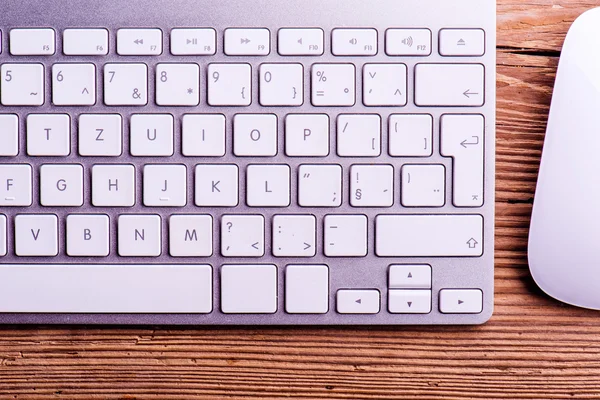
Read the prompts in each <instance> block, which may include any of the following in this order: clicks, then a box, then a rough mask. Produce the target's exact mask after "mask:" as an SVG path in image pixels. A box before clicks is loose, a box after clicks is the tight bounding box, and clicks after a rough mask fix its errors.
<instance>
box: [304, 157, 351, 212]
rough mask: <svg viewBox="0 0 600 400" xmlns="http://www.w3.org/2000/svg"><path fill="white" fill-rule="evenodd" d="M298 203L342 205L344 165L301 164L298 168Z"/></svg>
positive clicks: (311, 205)
mask: <svg viewBox="0 0 600 400" xmlns="http://www.w3.org/2000/svg"><path fill="white" fill-rule="evenodd" d="M298 204H299V205H300V206H301V207H339V206H341V205H342V167H341V166H339V165H330V164H326V165H306V164H305V165H301V166H300V168H299V169H298Z"/></svg>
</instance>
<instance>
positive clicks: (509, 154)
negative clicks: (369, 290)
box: [0, 0, 600, 400]
mask: <svg viewBox="0 0 600 400" xmlns="http://www.w3.org/2000/svg"><path fill="white" fill-rule="evenodd" d="M597 5H598V1H597V0H596V1H576V0H571V1H557V0H527V1H518V0H499V4H498V129H497V230H496V244H497V253H496V308H495V314H494V317H493V318H492V320H491V321H490V322H489V323H488V324H486V325H484V326H481V327H469V328H461V327H446V328H445V327H430V328H384V329H381V328H377V329H369V328H361V329H348V328H340V329H332V328H326V329H320V328H314V329H268V328H267V329H252V330H248V329H218V330H217V329H181V330H173V329H169V330H165V329H141V328H140V329H108V328H106V329H96V328H94V329H85V328H60V329H56V328H36V329H31V328H2V329H1V330H0V399H28V400H34V399H111V400H112V399H120V400H121V399H149V400H150V399H161V400H162V399H165V400H166V399H173V400H183V399H186V400H187V399H194V400H197V399H261V398H271V399H283V398H299V399H413V398H429V399H467V398H470V399H566V398H573V399H579V398H600V314H598V313H597V312H592V311H586V310H581V309H576V308H573V307H569V306H565V305H562V304H560V303H558V302H556V301H553V300H551V299H549V298H548V297H546V296H544V295H543V294H542V293H541V291H540V290H539V289H537V287H536V286H535V284H534V283H533V281H532V279H531V276H530V275H529V271H528V269H527V258H526V247H527V235H528V226H529V217H530V213H531V206H532V199H533V194H534V190H535V182H536V177H537V171H538V163H539V159H540V154H541V149H542V143H543V139H544V131H545V123H546V118H547V114H548V105H549V103H550V98H551V93H552V85H553V82H554V76H555V72H556V66H557V63H558V56H559V54H560V53H559V51H560V48H561V45H562V41H563V39H564V36H565V34H566V31H567V29H568V27H569V26H570V24H571V22H572V21H573V20H574V19H575V18H576V16H578V15H579V14H580V13H581V12H583V11H584V10H586V9H589V8H592V7H594V6H597Z"/></svg>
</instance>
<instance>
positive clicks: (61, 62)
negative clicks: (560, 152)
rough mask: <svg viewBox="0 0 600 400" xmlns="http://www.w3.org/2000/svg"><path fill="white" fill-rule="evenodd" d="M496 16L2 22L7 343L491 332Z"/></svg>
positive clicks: (354, 5)
mask: <svg viewBox="0 0 600 400" xmlns="http://www.w3.org/2000/svg"><path fill="white" fill-rule="evenodd" d="M495 7H496V4H495V1H488V0H483V1H482V0H451V1H449V0H445V1H441V0H420V1H408V0H378V1H362V0H343V1H342V0H326V1H317V0H302V1H301V0H286V1H273V0H247V1H240V0H220V1H218V2H208V1H202V2H198V1H192V0H174V1H168V2H162V1H156V0H132V1H124V0H105V1H101V2H73V1H67V0H47V1H43V2H40V1H34V0H25V1H24V0H4V1H3V4H2V13H0V34H1V40H0V44H1V49H0V50H1V52H0V104H1V105H0V322H3V323H86V324H88V323H92V324H94V323H95V324H197V325H202V324H215V325H229V324H240V325H256V324H259V325H262V324H272V325H302V324H312V325H343V324H362V325H400V324H478V323H483V322H485V321H486V320H487V319H489V317H490V316H491V313H492V308H493V260H494V257H493V256H494V251H493V248H494V243H493V240H494V234H493V232H494V173H495V172H494V151H495V147H494V141H495V131H494V126H495V60H496V57H495V39H496V35H495V13H496V11H495Z"/></svg>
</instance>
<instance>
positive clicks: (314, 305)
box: [285, 265, 329, 314]
mask: <svg viewBox="0 0 600 400" xmlns="http://www.w3.org/2000/svg"><path fill="white" fill-rule="evenodd" d="M285 311H286V312H287V313H290V314H325V313H327V311H329V268H328V267H327V265H288V266H287V267H285Z"/></svg>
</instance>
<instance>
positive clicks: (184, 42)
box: [171, 28, 217, 56]
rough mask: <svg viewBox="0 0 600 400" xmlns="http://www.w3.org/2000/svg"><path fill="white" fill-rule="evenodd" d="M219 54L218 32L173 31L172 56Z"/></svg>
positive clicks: (203, 29) (188, 29) (206, 29)
mask: <svg viewBox="0 0 600 400" xmlns="http://www.w3.org/2000/svg"><path fill="white" fill-rule="evenodd" d="M216 52H217V32H216V31H215V30H214V29H212V28H200V29H197V28H176V29H173V30H171V54H173V55H175V56H209V55H213V54H215V53H216Z"/></svg>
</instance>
